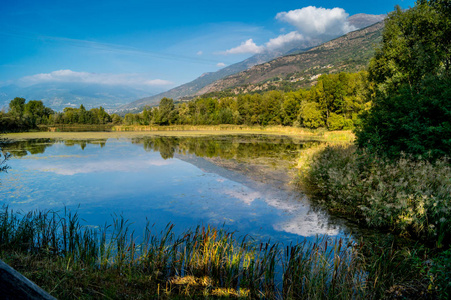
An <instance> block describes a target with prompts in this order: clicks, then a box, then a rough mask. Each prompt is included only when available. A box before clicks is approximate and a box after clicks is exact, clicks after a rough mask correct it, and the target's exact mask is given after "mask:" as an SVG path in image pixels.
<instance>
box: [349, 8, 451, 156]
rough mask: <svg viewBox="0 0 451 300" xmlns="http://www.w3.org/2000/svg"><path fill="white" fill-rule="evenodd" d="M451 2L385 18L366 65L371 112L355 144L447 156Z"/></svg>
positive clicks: (394, 152) (396, 152)
mask: <svg viewBox="0 0 451 300" xmlns="http://www.w3.org/2000/svg"><path fill="white" fill-rule="evenodd" d="M449 12H450V10H449V1H446V2H445V1H439V0H437V1H432V0H431V1H419V2H418V3H417V5H416V6H415V7H413V8H411V9H409V10H407V11H402V10H401V9H400V8H399V7H398V8H397V9H396V10H395V11H394V12H393V13H391V14H390V15H389V17H388V19H387V20H386V26H385V29H384V32H383V42H382V46H381V48H380V49H379V50H378V51H377V52H376V55H375V57H374V58H373V60H372V61H371V64H370V68H369V71H370V76H371V78H372V80H373V81H374V82H375V83H376V90H377V91H376V97H375V99H374V101H373V107H372V108H371V110H370V112H369V113H368V114H367V115H366V116H365V117H364V118H363V126H362V128H361V129H360V130H359V131H358V132H357V142H358V144H359V146H360V147H365V148H367V149H370V150H372V151H375V152H377V153H379V154H383V155H387V156H389V157H397V156H399V155H400V154H401V153H402V152H406V153H409V154H411V155H414V156H415V157H417V158H420V157H428V158H430V159H436V158H438V157H441V156H444V155H449V154H450V153H451V77H450V72H449V66H450V55H449V54H450V50H451V47H450V39H449V37H450V34H451V27H450V26H449V24H450V21H451V14H450V13H449Z"/></svg>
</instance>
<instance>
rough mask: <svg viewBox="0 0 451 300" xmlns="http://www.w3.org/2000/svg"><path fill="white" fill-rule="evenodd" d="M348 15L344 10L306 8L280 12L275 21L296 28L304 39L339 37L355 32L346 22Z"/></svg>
mask: <svg viewBox="0 0 451 300" xmlns="http://www.w3.org/2000/svg"><path fill="white" fill-rule="evenodd" d="M348 16H349V14H347V13H346V12H345V10H344V9H342V8H339V7H335V8H333V9H327V8H322V7H319V8H317V7H315V6H308V7H304V8H301V9H295V10H290V11H288V12H280V13H278V14H277V15H276V19H278V20H281V21H284V22H287V23H289V24H291V25H293V26H295V27H296V28H297V30H298V31H299V32H300V33H301V34H303V35H304V36H305V37H306V38H316V37H320V36H339V35H342V34H345V33H348V32H350V31H353V30H356V29H357V28H355V27H354V26H352V25H350V24H349V23H348V21H347V18H348Z"/></svg>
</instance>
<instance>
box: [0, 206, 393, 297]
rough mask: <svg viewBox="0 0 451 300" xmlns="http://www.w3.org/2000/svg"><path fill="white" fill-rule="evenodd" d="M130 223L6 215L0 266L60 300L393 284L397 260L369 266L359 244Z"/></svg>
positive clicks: (333, 292)
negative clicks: (137, 228)
mask: <svg viewBox="0 0 451 300" xmlns="http://www.w3.org/2000/svg"><path fill="white" fill-rule="evenodd" d="M130 225H131V224H130V222H129V221H127V220H125V219H124V218H122V217H121V216H115V217H114V218H113V222H112V224H110V225H107V224H106V225H104V226H102V227H91V226H83V225H82V222H81V220H80V218H79V215H78V214H77V213H73V212H70V211H66V210H65V211H63V212H53V211H46V212H39V211H34V212H29V213H26V214H21V213H17V212H13V211H12V210H10V209H8V208H7V207H5V208H3V210H2V212H1V213H0V249H1V258H2V259H4V260H5V261H6V262H7V263H9V264H10V265H12V266H13V267H14V268H16V269H17V270H18V271H20V272H23V273H24V275H25V276H27V277H29V278H30V279H31V280H33V281H35V282H36V283H37V284H38V285H40V286H41V287H43V288H44V289H46V290H47V291H49V292H50V293H51V294H53V295H54V296H55V297H57V298H62V299H74V298H90V299H91V298H125V297H127V298H133V299H139V298H142V299H146V298H147V299H148V298H163V299H165V298H177V297H181V298H183V297H203V298H218V297H245V298H265V299H281V298H284V299H317V298H321V299H352V298H369V299H371V298H375V297H377V295H380V294H381V293H383V291H384V290H385V289H386V288H387V286H392V285H393V282H395V281H393V278H390V279H389V280H387V279H385V278H382V279H381V275H380V274H382V273H381V272H383V271H385V270H386V269H387V268H392V267H393V265H390V266H385V267H382V266H381V265H384V264H386V263H387V262H388V263H390V264H395V263H397V257H396V254H394V252H393V253H392V252H390V253H386V255H388V256H387V257H384V259H382V260H379V261H375V262H374V264H373V265H371V264H368V263H367V261H366V258H364V257H363V256H362V252H363V250H364V249H365V246H364V243H363V242H358V243H356V242H349V241H345V240H344V239H330V238H327V237H321V238H320V237H318V238H317V240H316V241H315V242H307V241H305V242H302V243H299V244H292V245H286V246H284V245H280V244H278V243H270V242H268V243H260V242H256V241H254V240H252V238H251V237H248V236H245V237H236V236H235V233H233V232H229V231H226V230H224V229H217V228H212V227H208V226H207V227H200V226H199V227H196V228H194V229H192V230H187V231H185V232H184V233H183V234H181V235H175V234H174V232H173V228H174V225H172V224H169V225H168V226H167V227H166V228H165V229H164V230H162V231H160V232H155V233H154V232H153V230H154V228H153V227H152V226H150V225H149V224H148V225H147V226H146V227H145V229H144V233H143V234H142V235H140V236H141V237H140V241H138V238H137V235H136V234H135V232H134V231H131V226H130ZM377 256H378V257H379V254H377ZM385 258H388V259H385ZM368 265H370V266H371V269H368V268H367V266H368ZM384 268H385V269H384ZM377 270H382V271H377ZM378 272H379V273H378ZM375 276H376V277H377V278H376V279H374V277H375ZM371 278H373V279H371Z"/></svg>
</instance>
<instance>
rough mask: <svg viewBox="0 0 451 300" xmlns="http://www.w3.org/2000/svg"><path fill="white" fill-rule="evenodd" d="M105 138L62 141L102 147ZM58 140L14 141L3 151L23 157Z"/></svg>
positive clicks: (39, 151) (69, 144) (65, 143)
mask: <svg viewBox="0 0 451 300" xmlns="http://www.w3.org/2000/svg"><path fill="white" fill-rule="evenodd" d="M106 140H107V139H99V140H65V141H63V143H64V145H66V146H76V145H78V146H80V148H81V149H82V150H84V149H85V147H86V145H88V144H94V145H100V147H102V148H103V147H104V146H105V143H106ZM59 142H60V141H58V140H54V139H30V140H23V141H14V142H10V143H7V144H5V145H4V147H3V149H4V151H7V152H9V153H11V155H12V156H13V157H24V156H27V155H28V153H30V154H43V153H44V152H45V150H46V149H47V147H50V146H52V145H53V144H55V143H59Z"/></svg>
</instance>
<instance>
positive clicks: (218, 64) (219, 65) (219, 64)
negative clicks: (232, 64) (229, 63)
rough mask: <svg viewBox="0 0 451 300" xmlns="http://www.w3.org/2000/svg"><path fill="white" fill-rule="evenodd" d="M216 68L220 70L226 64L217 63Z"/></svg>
mask: <svg viewBox="0 0 451 300" xmlns="http://www.w3.org/2000/svg"><path fill="white" fill-rule="evenodd" d="M216 66H217V67H220V68H222V67H225V66H226V64H225V63H223V62H220V63H217V64H216Z"/></svg>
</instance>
